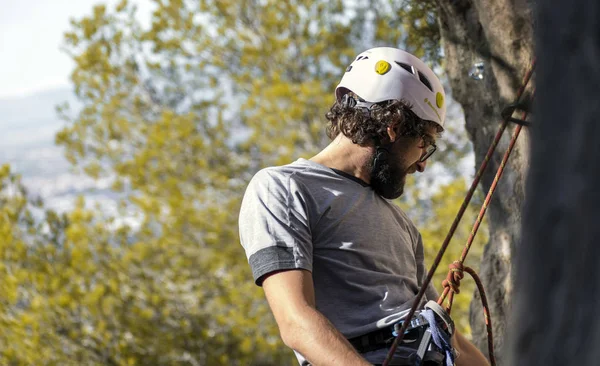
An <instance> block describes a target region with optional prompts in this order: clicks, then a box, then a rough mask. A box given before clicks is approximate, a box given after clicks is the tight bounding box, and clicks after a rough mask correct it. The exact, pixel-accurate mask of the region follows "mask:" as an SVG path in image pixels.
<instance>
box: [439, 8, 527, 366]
mask: <svg viewBox="0 0 600 366" xmlns="http://www.w3.org/2000/svg"><path fill="white" fill-rule="evenodd" d="M528 3H529V2H527V1H524V0H516V1H507V0H500V1H491V0H459V1H451V2H448V1H438V6H439V20H440V30H441V38H442V43H443V45H444V55H445V57H444V60H445V61H444V62H445V69H446V72H447V75H448V78H449V80H450V85H451V86H452V92H453V95H454V98H455V99H456V100H457V101H458V102H459V103H460V104H461V105H462V107H463V110H464V113H465V119H466V128H467V132H468V133H469V138H470V139H471V141H472V142H473V148H474V150H475V156H476V165H477V166H479V164H480V163H481V162H482V161H483V158H484V156H485V154H486V151H487V149H488V147H489V146H490V144H491V143H492V141H493V138H494V135H495V134H496V131H497V130H498V127H499V121H500V120H501V118H500V112H501V110H502V108H503V107H504V106H507V105H508V104H510V103H512V102H513V101H514V100H515V95H516V91H517V90H518V88H519V84H520V81H521V79H522V77H523V75H524V74H525V72H526V70H527V69H529V65H530V64H531V62H532V58H533V56H532V55H533V39H532V34H533V33H532V28H533V22H532V18H531V9H530V7H529V4H528ZM479 61H483V62H484V64H485V76H484V78H483V80H474V79H471V78H468V77H467V75H468V74H469V72H470V71H471V70H470V69H471V67H472V66H473V65H474V63H477V62H479ZM509 130H510V132H507V133H505V134H506V135H508V134H510V133H512V131H513V130H514V126H511V127H510V128H509ZM524 135H525V136H522V137H521V138H520V140H519V142H518V144H517V147H516V148H515V150H514V151H513V154H512V156H511V159H510V162H509V166H508V168H507V171H506V172H505V174H504V177H503V178H502V180H501V181H500V184H499V186H498V189H497V191H496V193H495V196H494V199H493V200H492V204H491V206H490V207H489V210H488V219H489V221H488V222H489V235H490V241H489V243H488V244H487V246H486V249H485V253H484V256H483V260H482V264H481V273H480V274H481V277H482V281H483V283H484V286H485V288H486V290H487V296H488V300H489V302H490V308H491V315H492V319H493V325H494V333H495V347H496V348H497V349H498V352H497V355H498V361H499V362H498V363H499V364H505V359H504V356H503V355H505V354H506V352H505V349H504V344H505V342H504V337H505V330H506V322H507V318H508V315H509V313H510V303H511V299H512V284H513V271H512V259H513V256H514V252H515V248H516V245H517V244H516V243H518V242H519V240H520V230H521V225H520V221H521V206H522V204H523V200H524V182H525V179H524V177H525V173H526V170H527V167H528V155H529V154H528V137H527V133H525V134H524ZM507 146H508V136H504V137H503V139H502V140H501V142H500V144H499V146H498V149H497V152H496V153H495V154H494V156H493V157H492V159H491V161H490V165H489V167H488V170H487V172H486V174H484V176H483V179H482V187H483V189H484V191H486V192H487V190H488V189H489V187H490V186H491V184H492V181H493V179H494V175H495V172H496V170H497V169H498V166H499V163H500V161H501V159H502V155H503V153H504V151H505V150H506V147H507ZM472 306H473V309H475V308H477V309H479V307H480V301H479V299H478V296H475V299H474V300H473V305H472ZM471 316H472V321H471V324H472V327H473V338H474V340H475V343H476V344H477V345H478V346H479V348H480V349H482V350H484V351H485V350H486V349H487V344H486V342H485V339H486V335H485V326H484V325H483V320H482V317H481V315H480V312H479V310H477V311H472V312H471Z"/></svg>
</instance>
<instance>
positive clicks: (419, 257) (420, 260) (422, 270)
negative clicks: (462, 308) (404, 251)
mask: <svg viewBox="0 0 600 366" xmlns="http://www.w3.org/2000/svg"><path fill="white" fill-rule="evenodd" d="M415 259H416V261H417V281H419V287H421V286H422V285H423V284H424V283H425V279H426V278H427V272H428V268H426V267H425V254H424V248H423V238H422V237H421V234H420V233H419V234H418V239H417V247H416V252H415ZM438 297H439V294H438V292H437V290H436V289H435V286H434V285H433V281H432V282H430V283H429V286H427V290H425V298H427V300H434V301H436V300H437V299H438Z"/></svg>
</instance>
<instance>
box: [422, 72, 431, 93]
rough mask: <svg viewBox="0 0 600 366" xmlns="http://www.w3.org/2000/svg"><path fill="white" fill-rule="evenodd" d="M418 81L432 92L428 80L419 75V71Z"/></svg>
mask: <svg viewBox="0 0 600 366" xmlns="http://www.w3.org/2000/svg"><path fill="white" fill-rule="evenodd" d="M419 80H421V82H422V83H423V85H425V86H426V87H427V89H429V90H431V91H433V88H432V87H431V83H430V82H429V80H428V79H427V78H426V77H425V75H423V74H422V73H421V71H419Z"/></svg>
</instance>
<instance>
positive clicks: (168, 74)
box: [0, 0, 487, 365]
mask: <svg viewBox="0 0 600 366" xmlns="http://www.w3.org/2000/svg"><path fill="white" fill-rule="evenodd" d="M0 3H1V5H2V9H3V10H2V12H1V13H0V34H1V38H0V52H1V54H2V57H1V58H0V293H1V294H2V296H0V364H1V365H188V364H189V365H220V364H230V365H250V364H252V365H288V364H289V365H292V364H294V363H295V359H294V357H293V354H292V352H291V351H290V350H288V349H287V348H286V347H285V346H284V345H283V343H282V342H281V341H280V339H279V335H278V332H277V328H276V326H275V323H274V321H273V319H272V316H271V314H270V312H269V309H268V306H267V304H266V302H265V300H264V296H263V294H262V290H261V289H260V288H258V287H256V286H255V285H254V284H253V280H252V277H251V272H250V269H249V266H248V264H247V261H246V258H245V255H244V252H243V250H242V248H241V246H240V244H239V240H238V233H237V215H238V210H239V205H240V201H241V197H242V195H243V193H244V189H245V186H246V184H247V183H248V181H249V179H250V178H251V177H252V175H253V174H254V173H256V171H258V170H259V169H261V168H263V167H265V166H269V165H281V164H287V163H289V162H292V161H293V160H295V159H297V158H300V157H304V158H308V157H310V156H312V155H313V154H315V153H316V152H318V151H319V150H320V149H321V148H323V147H325V146H326V144H327V143H328V139H327V137H326V135H325V122H326V120H325V118H324V115H325V113H326V111H327V110H328V108H329V106H331V104H332V103H333V102H334V88H335V86H336V85H337V82H338V81H339V79H340V78H341V76H342V74H343V72H344V70H345V68H346V66H347V65H349V64H350V62H351V61H352V59H353V58H354V57H355V56H356V54H358V53H359V52H361V51H363V50H365V49H367V48H371V47H374V46H384V45H385V46H395V47H401V48H405V49H407V50H408V51H410V52H412V53H414V54H416V55H417V56H419V57H421V58H423V59H424V60H425V61H426V62H427V63H428V64H429V65H431V67H432V68H434V69H435V70H436V71H437V72H438V73H439V75H440V76H441V77H442V78H443V79H444V80H446V76H445V73H444V55H443V50H442V48H441V45H440V34H439V28H438V25H437V20H436V15H435V12H434V9H435V7H434V5H433V3H432V2H431V1H393V0H371V1H361V0H338V1H332V0H323V1H321V0H313V1H302V0H297V1H289V2H283V1H275V0H273V1H272V0H262V1H258V0H242V1H239V0H237V1H229V0H197V1H183V0H181V1H177V0H171V1H167V0H143V1H142V0H138V1H104V2H102V1H91V0H78V1H66V0H57V1H52V2H50V1H42V0H28V1H21V2H16V1H8V0H1V1H0ZM479 71H480V70H478V69H477V65H475V69H474V71H473V73H472V74H471V75H470V76H469V75H465V77H471V78H472V79H475V80H477V79H478V78H483V76H482V74H481V73H480V72H479ZM447 95H448V98H447V99H448V100H449V108H448V117H447V126H448V127H447V130H446V132H445V134H444V138H443V139H442V140H441V141H440V142H439V144H438V152H436V153H435V154H434V156H433V157H432V159H431V160H430V161H431V163H429V166H428V170H427V171H426V172H425V173H424V174H420V175H418V176H412V177H411V178H410V180H409V182H408V184H407V187H408V189H407V192H406V194H405V195H404V196H403V197H402V198H401V199H400V200H398V204H399V205H401V207H402V208H403V209H404V210H406V212H407V213H408V214H409V216H410V217H411V218H412V219H413V220H414V221H415V223H416V224H417V226H418V227H419V228H420V230H421V232H422V234H423V238H424V241H425V245H426V249H427V255H428V259H427V261H428V262H427V263H428V264H430V263H431V261H432V259H433V257H434V256H435V254H436V252H437V250H438V249H439V247H440V245H441V243H442V241H443V239H444V237H445V235H446V233H447V230H448V228H449V227H450V225H451V223H452V220H453V219H454V215H455V214H456V212H457V211H458V208H459V207H460V204H461V203H462V200H463V198H464V194H465V192H466V190H467V188H468V186H467V182H469V183H470V181H469V179H471V178H472V175H473V172H474V168H473V166H474V154H473V148H472V145H471V142H470V141H469V139H468V136H467V133H466V131H465V128H464V116H463V114H462V109H461V107H460V105H458V104H457V103H456V102H454V101H453V100H452V98H451V91H450V89H449V87H448V88H447ZM478 203H479V204H480V203H481V198H480V197H479V193H478V197H477V198H476V200H475V202H473V203H472V204H471V206H472V207H471V208H470V209H469V211H468V212H467V216H466V217H465V219H463V220H464V222H469V223H472V222H473V221H474V217H475V214H476V210H478V209H477V206H478ZM467 226H468V225H467ZM469 229H470V228H468V227H466V226H463V227H462V228H460V229H459V231H458V232H457V234H456V236H455V239H454V240H453V245H451V246H450V249H449V253H448V254H447V255H446V257H445V260H444V264H442V265H441V266H440V269H439V270H438V274H437V276H436V278H435V279H434V284H435V285H436V287H437V288H438V290H440V289H441V280H442V279H443V277H445V274H446V272H447V264H448V263H450V262H452V261H453V260H455V259H457V258H458V256H459V254H460V252H461V250H462V244H464V242H465V241H466V238H467V236H468V234H469ZM486 241H487V229H486V228H485V227H484V229H482V230H481V231H480V233H479V237H478V239H477V240H476V242H475V244H474V246H473V249H472V251H471V257H470V258H471V260H472V262H470V263H468V264H469V265H471V266H473V267H475V268H477V267H478V263H479V257H480V256H481V253H482V251H483V249H482V248H483V244H484V243H485V242H486ZM473 288H474V286H473V283H472V282H471V281H466V280H465V281H464V283H463V285H462V291H461V294H460V295H459V296H458V297H457V299H456V301H455V305H454V307H453V316H454V318H455V321H456V322H457V324H458V327H459V329H460V330H462V331H463V332H464V333H466V334H467V335H469V334H470V326H469V320H468V307H469V302H470V300H471V294H472V292H473Z"/></svg>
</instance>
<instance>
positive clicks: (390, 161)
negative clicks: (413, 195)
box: [371, 147, 407, 200]
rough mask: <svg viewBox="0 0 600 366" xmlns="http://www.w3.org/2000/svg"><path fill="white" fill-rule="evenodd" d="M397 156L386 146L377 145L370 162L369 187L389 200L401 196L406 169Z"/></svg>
mask: <svg viewBox="0 0 600 366" xmlns="http://www.w3.org/2000/svg"><path fill="white" fill-rule="evenodd" d="M403 165H404V164H403V161H402V159H400V157H399V156H395V154H393V153H391V152H390V151H389V150H388V149H387V148H382V147H379V148H377V150H376V151H375V153H374V154H373V160H372V163H371V188H373V190H374V191H375V193H377V194H378V195H380V196H381V197H383V198H387V199H390V200H393V199H396V198H398V197H400V196H402V193H404V184H405V183H406V175H407V169H405V168H404V167H403Z"/></svg>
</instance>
